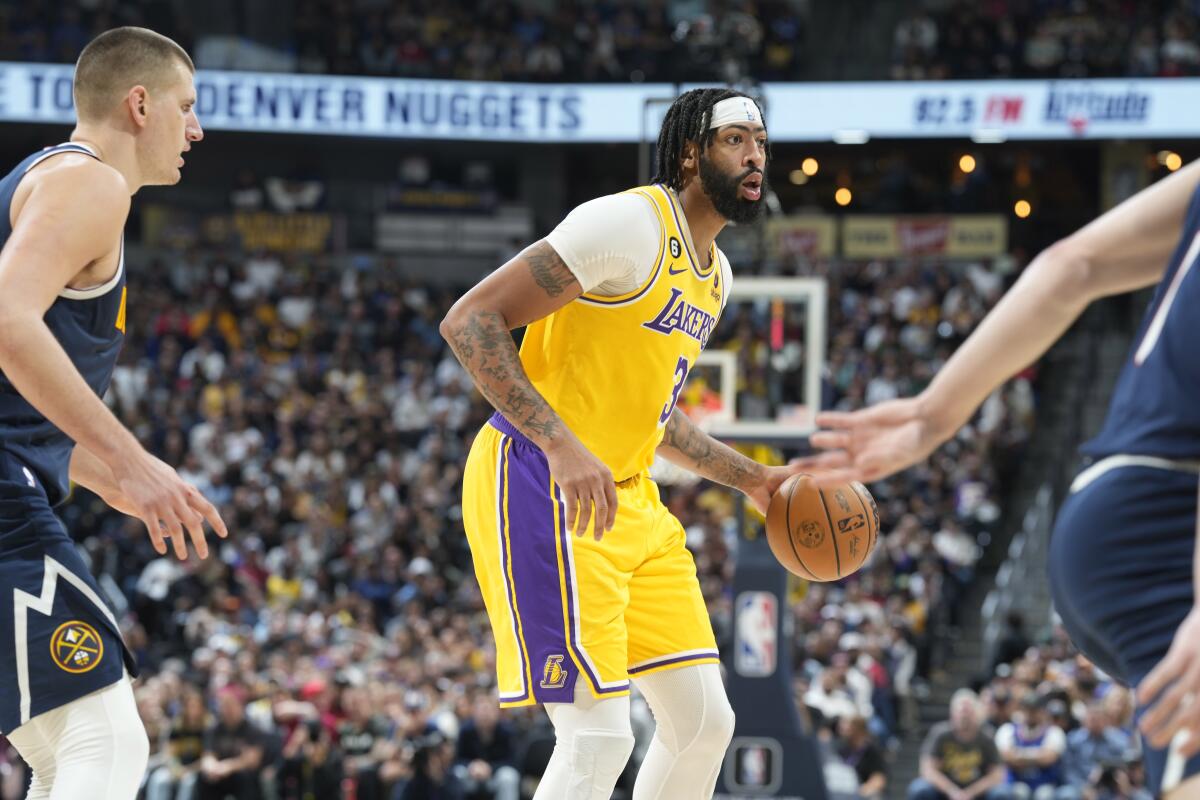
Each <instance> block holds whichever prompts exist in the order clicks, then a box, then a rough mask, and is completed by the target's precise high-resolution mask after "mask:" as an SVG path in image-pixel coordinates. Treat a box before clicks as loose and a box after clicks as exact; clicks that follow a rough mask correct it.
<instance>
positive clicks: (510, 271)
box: [441, 241, 583, 450]
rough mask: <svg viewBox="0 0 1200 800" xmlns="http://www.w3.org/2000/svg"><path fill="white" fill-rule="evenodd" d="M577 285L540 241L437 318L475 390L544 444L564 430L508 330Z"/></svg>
mask: <svg viewBox="0 0 1200 800" xmlns="http://www.w3.org/2000/svg"><path fill="white" fill-rule="evenodd" d="M582 291H583V290H582V287H580V285H579V281H577V280H576V279H575V276H574V275H572V274H571V271H570V270H569V269H567V265H566V264H564V263H563V261H562V259H561V258H559V256H558V253H556V252H554V248H552V247H551V246H550V245H549V244H547V243H546V242H545V241H540V242H537V243H535V244H533V245H530V246H529V247H527V248H526V249H525V250H524V251H522V252H521V253H520V254H519V255H517V256H516V257H515V258H514V259H513V260H511V261H509V262H508V263H507V264H505V265H504V266H503V267H501V268H500V269H498V270H496V271H495V272H494V273H492V274H491V275H489V276H488V277H487V278H485V279H484V280H483V281H481V282H480V283H479V284H478V285H477V286H475V288H473V289H471V291H469V292H467V293H466V294H465V295H463V296H462V297H461V298H460V299H459V301H458V302H457V303H455V304H454V307H453V308H451V309H450V311H449V313H448V314H446V318H445V319H444V320H442V324H441V333H442V336H443V337H445V339H446V341H447V342H448V343H449V344H450V348H451V349H452V350H454V355H456V356H457V357H458V360H459V362H460V363H461V364H462V365H463V368H464V369H466V371H467V372H469V373H470V375H471V377H472V378H473V379H474V380H475V386H476V388H478V389H479V391H480V393H481V394H482V395H483V396H484V397H486V398H487V400H488V402H490V403H491V404H492V405H493V406H495V407H496V410H498V411H499V412H500V413H502V414H504V416H505V417H506V418H507V419H508V421H509V422H511V423H512V424H513V425H515V426H516V427H517V430H519V431H521V433H523V434H525V435H526V436H528V437H529V439H530V441H532V442H533V443H534V444H536V445H537V446H538V447H541V448H542V449H543V450H545V449H546V448H547V447H548V446H550V445H551V444H552V443H553V442H554V441H555V440H556V439H559V438H561V437H562V436H563V435H564V434H566V433H569V431H567V430H566V426H565V425H563V422H562V420H561V419H560V418H559V416H558V414H556V413H555V412H554V409H552V408H551V407H550V405H549V404H548V403H547V402H546V400H545V398H543V397H542V396H541V394H539V393H538V391H537V389H535V388H534V387H533V384H532V383H530V381H529V376H528V375H526V374H525V368H524V367H523V366H522V365H521V360H520V358H519V357H518V355H517V346H516V343H514V342H513V338H512V334H511V333H509V331H511V330H513V329H514V328H520V327H521V326H523V325H528V324H529V323H530V322H533V321H535V320H538V319H541V318H543V317H546V316H549V315H550V314H552V313H554V312H555V311H557V310H558V309H559V308H561V307H562V306H564V305H566V304H567V303H569V302H571V301H572V300H574V299H575V298H576V297H578V296H579V295H580V294H581V292H582Z"/></svg>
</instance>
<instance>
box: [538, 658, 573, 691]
mask: <svg viewBox="0 0 1200 800" xmlns="http://www.w3.org/2000/svg"><path fill="white" fill-rule="evenodd" d="M564 658H565V657H564V656H547V658H546V665H545V666H544V667H542V688H543V689H561V688H562V687H563V686H565V685H566V683H567V671H566V670H565V669H563V665H562V663H563V660H564Z"/></svg>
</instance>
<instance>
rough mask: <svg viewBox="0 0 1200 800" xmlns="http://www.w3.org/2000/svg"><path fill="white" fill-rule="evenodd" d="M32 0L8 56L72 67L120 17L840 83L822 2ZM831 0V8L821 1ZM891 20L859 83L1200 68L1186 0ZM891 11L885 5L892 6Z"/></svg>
mask: <svg viewBox="0 0 1200 800" xmlns="http://www.w3.org/2000/svg"><path fill="white" fill-rule="evenodd" d="M288 5H289V6H290V8H289V9H288V11H289V13H286V14H284V15H280V14H278V13H277V12H276V9H275V8H274V6H271V7H268V6H266V5H263V4H255V3H241V2H238V1H237V0H213V2H212V3H209V4H206V5H205V7H204V11H203V12H201V11H200V9H199V7H198V6H195V5H194V4H190V3H185V2H182V0H178V1H173V0H130V1H127V2H116V1H115V0H71V2H68V3H54V2H49V0H30V1H29V2H22V3H9V4H4V5H3V6H0V60H13V61H62V62H69V61H73V60H74V58H75V55H76V54H77V53H78V52H79V50H80V48H82V46H83V44H85V43H86V42H87V41H88V40H89V39H90V38H91V37H92V36H94V35H95V34H96V33H98V32H99V31H103V30H107V29H108V28H110V27H113V26H115V25H123V24H135V25H148V26H150V27H152V28H155V29H158V30H171V31H174V32H176V38H177V39H178V40H179V41H180V42H181V44H183V45H184V46H185V47H187V48H188V49H189V51H190V52H192V53H193V55H194V57H195V58H196V62H197V64H198V65H199V66H201V67H210V68H233V69H238V68H242V69H273V70H281V71H299V72H311V73H324V72H329V73H334V74H353V75H378V76H400V77H420V78H456V79H465V80H510V81H602V82H624V81H635V82H641V81H646V82H666V81H671V82H674V81H682V82H690V81H707V80H721V79H725V80H737V79H741V78H753V79H754V80H760V81H762V80H805V79H814V78H827V77H838V75H837V74H836V73H833V74H831V73H830V70H831V65H829V64H827V63H825V62H824V61H823V60H822V59H821V58H820V57H819V52H820V51H819V50H818V51H816V55H814V50H813V48H814V47H817V48H819V47H820V46H821V45H822V43H821V42H820V41H819V37H813V36H812V31H813V30H814V29H823V28H824V27H826V26H825V25H824V20H825V15H827V14H829V13H835V12H831V11H830V9H828V8H822V5H823V4H821V3H818V2H814V0H721V2H712V3H676V2H667V0H647V2H632V1H631V0H605V1H604V2H583V1H582V0H573V1H572V2H566V3H526V2H517V1H516V0H505V1H504V2H493V3H487V4H486V5H483V6H480V5H478V4H474V3H468V2H462V1H461V0H454V1H453V2H432V0H418V1H417V2H394V1H393V0H289V3H288ZM825 5H827V4H825ZM842 5H843V6H845V8H846V10H847V11H848V12H849V13H855V14H860V15H868V16H878V15H889V16H892V17H895V19H894V20H889V21H890V22H891V24H892V25H893V29H894V41H893V52H892V66H891V69H890V72H889V71H887V70H886V68H885V69H883V70H880V71H877V72H876V73H875V74H857V75H855V77H858V78H860V79H876V80H879V79H884V78H888V77H891V78H896V79H901V80H923V79H947V78H949V79H953V78H996V77H1019V78H1020V77H1057V78H1098V77H1119V76H1124V75H1131V76H1180V75H1196V74H1198V73H1200V44H1197V26H1196V19H1195V11H1196V9H1195V5H1194V3H1193V2H1190V0H1149V1H1148V2H1133V0H988V1H987V2H969V1H968V0H924V2H905V3H871V2H869V1H868V0H852V2H848V3H845V4H842ZM881 7H882V8H881Z"/></svg>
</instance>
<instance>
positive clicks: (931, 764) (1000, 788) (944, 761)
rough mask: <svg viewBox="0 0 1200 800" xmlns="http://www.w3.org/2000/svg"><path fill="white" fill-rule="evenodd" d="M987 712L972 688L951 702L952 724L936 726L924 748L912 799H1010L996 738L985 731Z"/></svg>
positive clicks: (959, 692) (964, 690) (911, 790)
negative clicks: (964, 792) (964, 794)
mask: <svg viewBox="0 0 1200 800" xmlns="http://www.w3.org/2000/svg"><path fill="white" fill-rule="evenodd" d="M982 721H983V710H982V708H981V707H980V703H979V698H978V697H977V696H976V695H975V693H974V692H972V691H971V690H970V689H960V690H958V691H957V692H955V693H954V696H953V697H952V698H951V699H950V721H949V722H943V723H941V724H939V725H935V726H934V727H933V729H932V730H930V731H929V735H928V736H927V737H926V738H925V744H924V746H923V747H922V748H921V777H919V778H917V779H916V780H915V781H913V782H912V784H911V785H910V786H909V787H908V800H954V799H955V798H958V797H960V796H962V792H963V791H966V792H968V793H969V795H968V796H970V797H980V798H985V800H1008V799H1009V798H1010V796H1011V795H1010V794H1009V791H1008V788H1007V787H1006V786H1005V785H1004V766H1003V764H1002V763H1001V761H1000V754H999V753H997V752H996V744H995V742H993V741H992V737H991V736H989V735H988V733H987V732H986V731H984V730H983V729H982Z"/></svg>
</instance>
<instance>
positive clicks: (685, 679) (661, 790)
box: [633, 664, 733, 800]
mask: <svg viewBox="0 0 1200 800" xmlns="http://www.w3.org/2000/svg"><path fill="white" fill-rule="evenodd" d="M634 684H635V685H636V686H637V688H638V690H639V691H640V692H641V693H642V694H643V695H645V696H646V700H647V702H649V703H650V710H651V711H653V712H654V721H655V723H656V727H655V730H654V740H653V741H651V742H650V749H649V750H647V751H646V758H645V759H644V760H643V761H642V766H641V769H639V770H638V776H637V781H636V782H635V783H634V785H633V800H709V798H711V797H712V794H713V790H714V789H715V788H716V783H717V774H718V773H719V772H720V769H721V763H722V760H723V759H724V757H725V750H726V748H728V747H729V740H730V739H732V738H733V709H732V708H730V706H729V699H728V698H727V697H726V696H725V685H724V683H723V682H722V681H721V668H720V667H719V666H717V665H716V664H699V665H697V666H693V667H682V668H680V669H671V670H667V671H665V672H656V673H654V674H652V675H647V676H645V677H643V678H636V679H634Z"/></svg>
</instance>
